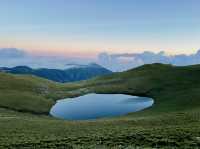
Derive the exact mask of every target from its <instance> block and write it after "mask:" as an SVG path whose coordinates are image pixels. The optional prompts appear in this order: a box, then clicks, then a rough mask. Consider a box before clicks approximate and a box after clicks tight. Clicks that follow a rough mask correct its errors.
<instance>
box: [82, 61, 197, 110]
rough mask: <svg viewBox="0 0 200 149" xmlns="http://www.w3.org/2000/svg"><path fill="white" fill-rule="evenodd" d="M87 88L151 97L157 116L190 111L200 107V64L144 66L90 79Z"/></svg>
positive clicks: (96, 90) (97, 91)
mask: <svg viewBox="0 0 200 149" xmlns="http://www.w3.org/2000/svg"><path fill="white" fill-rule="evenodd" d="M85 87H86V88H87V89H88V90H90V91H91V92H96V93H125V94H130V95H139V96H147V97H151V98H153V99H154V100H155V104H154V106H153V107H152V108H151V111H152V112H153V111H155V112H156V113H157V112H173V111H179V110H180V111H181V110H191V109H195V108H200V65H194V66H186V67H175V66H171V65H163V64H151V65H144V66H142V67H139V68H136V69H133V70H130V71H127V72H122V73H116V74H113V75H110V76H106V77H100V78H96V79H93V80H90V81H88V82H87V84H86V86H85ZM149 112H150V111H148V113H149Z"/></svg>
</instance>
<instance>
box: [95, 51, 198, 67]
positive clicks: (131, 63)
mask: <svg viewBox="0 0 200 149" xmlns="http://www.w3.org/2000/svg"><path fill="white" fill-rule="evenodd" d="M98 60H99V63H100V64H101V65H103V66H104V67H107V68H109V69H111V70H112V71H124V70H127V69H131V68H134V67H137V66H140V65H143V64H151V63H164V64H173V65H177V66H184V65H193V64H200V50H199V51H197V52H196V53H195V54H191V55H185V54H180V55H167V54H165V52H163V51H161V52H159V53H153V52H149V51H145V52H143V53H132V54H126V53H124V54H111V55H109V54H108V53H101V54H99V56H98Z"/></svg>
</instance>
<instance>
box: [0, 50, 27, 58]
mask: <svg viewBox="0 0 200 149" xmlns="http://www.w3.org/2000/svg"><path fill="white" fill-rule="evenodd" d="M25 56H27V53H26V52H24V51H23V50H20V49H16V48H2V49H0V58H3V59H7V58H23V57H25Z"/></svg>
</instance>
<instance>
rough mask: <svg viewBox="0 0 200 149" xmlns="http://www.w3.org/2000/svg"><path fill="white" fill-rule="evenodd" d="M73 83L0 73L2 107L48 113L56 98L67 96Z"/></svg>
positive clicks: (0, 101) (0, 102) (74, 86)
mask: <svg viewBox="0 0 200 149" xmlns="http://www.w3.org/2000/svg"><path fill="white" fill-rule="evenodd" d="M74 88H76V85H75V84H74V85H72V84H66V85H65V84H60V83H55V82H52V81H48V80H45V79H42V78H38V77H33V76H26V75H12V74H8V73H0V107H1V108H7V109H11V110H17V111H21V112H31V113H36V114H48V113H49V110H50V108H51V106H52V105H53V104H54V103H55V100H57V99H60V98H64V97H66V96H67V90H72V89H74Z"/></svg>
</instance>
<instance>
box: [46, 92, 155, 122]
mask: <svg viewBox="0 0 200 149" xmlns="http://www.w3.org/2000/svg"><path fill="white" fill-rule="evenodd" d="M153 103H154V101H153V99H151V98H147V97H137V96H130V95H124V94H94V93H93V94H87V95H84V96H79V97H76V98H67V99H62V100H59V101H57V103H56V104H55V105H54V106H53V107H52V108H51V110H50V115H52V116H53V117H56V118H60V119H65V120H90V119H98V118H104V117H114V116H122V115H126V114H128V113H131V112H137V111H141V110H143V109H145V108H148V107H150V106H152V105H153Z"/></svg>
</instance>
